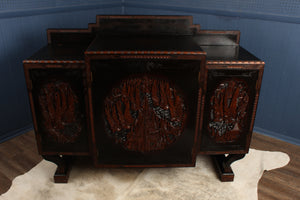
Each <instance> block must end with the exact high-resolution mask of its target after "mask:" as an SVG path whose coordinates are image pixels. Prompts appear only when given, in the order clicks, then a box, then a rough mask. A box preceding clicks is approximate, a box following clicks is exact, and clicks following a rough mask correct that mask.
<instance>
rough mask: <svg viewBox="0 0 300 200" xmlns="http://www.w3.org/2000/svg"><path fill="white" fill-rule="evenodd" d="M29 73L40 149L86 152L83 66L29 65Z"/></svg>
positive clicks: (71, 153)
mask: <svg viewBox="0 0 300 200" xmlns="http://www.w3.org/2000/svg"><path fill="white" fill-rule="evenodd" d="M29 77H30V79H31V82H32V91H31V92H30V93H31V94H30V95H32V96H31V97H32V101H31V104H32V105H31V106H32V107H33V108H34V109H32V110H33V111H34V112H33V117H34V121H35V123H36V124H35V129H36V134H37V141H38V146H39V151H40V153H41V154H44V155H51V154H57V153H59V154H68V155H77V154H80V155H82V154H83V155H84V154H88V152H89V148H88V134H87V132H88V129H87V117H86V104H85V101H86V100H85V90H84V83H83V70H82V69H51V68H48V69H29Z"/></svg>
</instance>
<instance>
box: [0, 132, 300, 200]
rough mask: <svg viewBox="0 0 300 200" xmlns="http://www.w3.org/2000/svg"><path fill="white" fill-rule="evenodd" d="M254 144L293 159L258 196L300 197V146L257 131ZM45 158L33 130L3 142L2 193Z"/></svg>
mask: <svg viewBox="0 0 300 200" xmlns="http://www.w3.org/2000/svg"><path fill="white" fill-rule="evenodd" d="M251 148H255V149H260V150H269V151H282V152H285V153H287V154H289V156H290V159H291V161H290V163H289V164H288V165H287V166H285V167H283V168H280V169H276V170H272V171H268V172H265V173H264V175H263V177H262V178H261V180H260V181H259V184H258V199H259V200H271V199H272V200H277V199H278V200H285V199H286V200H288V199H300V178H299V177H300V172H299V169H300V155H299V154H298V152H299V151H300V146H296V145H292V144H289V143H287V142H283V141H280V140H276V139H273V138H270V137H267V136H264V135H260V134H257V133H254V134H253V138H252V144H251ZM41 160H42V157H41V156H39V155H38V153H37V148H36V144H35V138H34V133H33V131H30V132H28V133H26V134H24V135H21V136H18V137H16V138H14V139H12V140H10V141H7V142H4V143H1V144H0V194H3V193H5V192H6V191H7V190H8V189H9V187H10V185H11V182H12V180H13V179H14V178H15V177H16V176H19V175H21V174H23V173H26V172H27V171H29V170H30V169H31V168H32V167H33V166H34V165H36V164H37V163H39V162H40V161H41ZM237 162H238V161H237Z"/></svg>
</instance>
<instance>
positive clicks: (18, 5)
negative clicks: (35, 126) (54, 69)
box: [0, 0, 122, 142]
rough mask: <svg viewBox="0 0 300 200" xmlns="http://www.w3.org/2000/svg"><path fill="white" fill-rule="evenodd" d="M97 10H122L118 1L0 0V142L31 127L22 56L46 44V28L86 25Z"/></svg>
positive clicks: (116, 11) (83, 26)
mask: <svg viewBox="0 0 300 200" xmlns="http://www.w3.org/2000/svg"><path fill="white" fill-rule="evenodd" d="M66 2H67V3H66ZM97 14H122V6H121V1H99V0H85V1H83V0H72V1H71V0H68V1H64V0H56V1H55V0H4V1H3V0H1V1H0V94H1V99H0V142H1V141H5V140H7V139H9V138H11V137H14V136H16V135H18V134H22V133H24V132H27V131H28V130H31V129H32V118H31V111H30V107H29V101H28V96H27V89H26V84H25V79H24V71H23V65H22V60H24V59H26V58H27V57H29V56H30V55H32V54H33V53H34V52H35V51H37V50H38V49H39V48H41V47H42V46H44V45H46V44H47V35H46V30H47V29H48V28H87V24H88V23H94V22H95V21H96V15H97Z"/></svg>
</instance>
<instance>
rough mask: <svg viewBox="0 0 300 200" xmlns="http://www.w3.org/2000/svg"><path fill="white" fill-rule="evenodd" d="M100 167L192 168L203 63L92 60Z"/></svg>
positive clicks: (195, 61)
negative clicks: (201, 66) (200, 73)
mask: <svg viewBox="0 0 300 200" xmlns="http://www.w3.org/2000/svg"><path fill="white" fill-rule="evenodd" d="M90 66H91V70H92V75H93V85H92V97H93V102H92V103H93V114H94V130H95V137H96V144H97V150H98V158H97V160H98V165H100V166H116V167H120V166H193V165H194V164H195V156H196V138H197V133H196V123H197V120H196V114H197V104H198V102H197V100H198V90H199V88H198V85H199V83H198V76H199V71H200V60H168V59H165V60H164V59H119V60H118V59H117V60H102V59H101V60H91V62H90Z"/></svg>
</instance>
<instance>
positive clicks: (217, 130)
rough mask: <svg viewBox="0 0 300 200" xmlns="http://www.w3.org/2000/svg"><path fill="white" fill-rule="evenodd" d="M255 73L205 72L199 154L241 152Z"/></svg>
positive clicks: (247, 128)
mask: <svg viewBox="0 0 300 200" xmlns="http://www.w3.org/2000/svg"><path fill="white" fill-rule="evenodd" d="M257 76H258V71H255V70H242V71H241V70H209V71H208V77H207V93H206V99H205V109H204V118H203V133H202V134H201V144H200V148H201V151H213V152H222V151H231V150H232V151H233V150H245V148H246V143H247V139H248V135H249V134H251V133H250V132H249V130H250V125H251V120H252V113H253V106H254V98H255V92H256V88H255V86H256V80H257Z"/></svg>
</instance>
